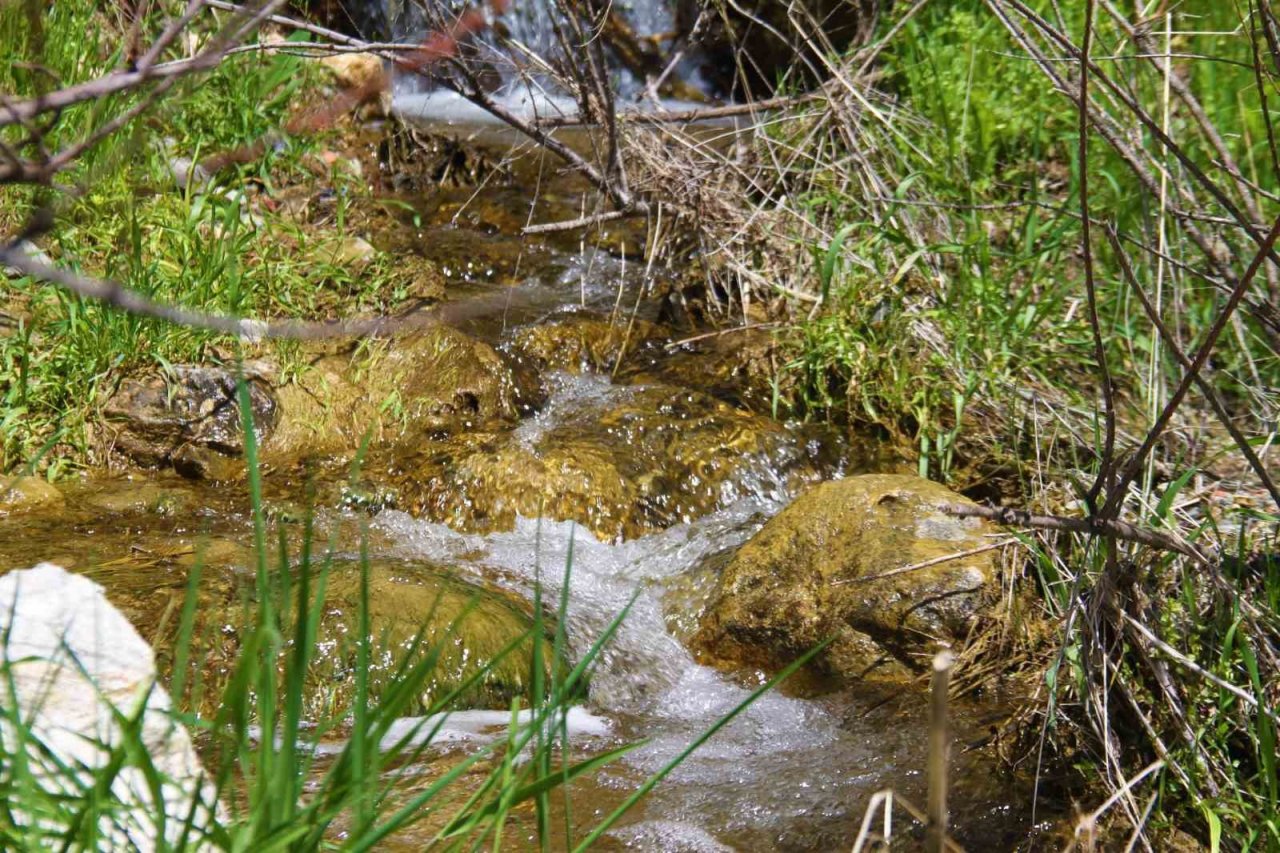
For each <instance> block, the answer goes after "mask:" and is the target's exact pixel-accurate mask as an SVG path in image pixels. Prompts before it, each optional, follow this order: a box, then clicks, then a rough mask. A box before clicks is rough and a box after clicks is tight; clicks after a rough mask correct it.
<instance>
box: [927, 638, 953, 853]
mask: <svg viewBox="0 0 1280 853" xmlns="http://www.w3.org/2000/svg"><path fill="white" fill-rule="evenodd" d="M955 663H956V656H955V655H954V654H952V653H951V650H950V649H943V650H942V651H940V652H938V653H937V654H936V655H934V656H933V683H932V686H931V687H930V697H929V802H928V803H927V808H926V811H927V812H928V815H929V824H928V826H927V827H926V835H925V849H926V850H928V851H929V853H942V851H943V850H944V849H945V846H946V838H947V758H948V756H949V754H950V752H951V748H950V747H951V744H950V738H949V737H948V735H947V686H948V684H949V683H950V682H951V668H952V667H953V666H955Z"/></svg>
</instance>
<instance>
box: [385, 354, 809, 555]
mask: <svg viewBox="0 0 1280 853" xmlns="http://www.w3.org/2000/svg"><path fill="white" fill-rule="evenodd" d="M572 382H573V383H576V385H575V388H576V390H574V391H572V392H569V393H565V392H560V393H558V394H553V396H552V401H551V403H550V404H549V405H548V409H547V410H546V411H544V412H543V413H541V414H539V415H538V416H536V417H535V418H533V419H532V420H530V421H527V422H526V423H524V424H522V425H521V426H520V428H518V429H516V430H507V431H472V432H468V433H460V434H458V435H455V436H453V437H451V438H450V439H448V440H445V441H438V442H431V443H427V444H422V443H420V444H415V445H414V446H413V447H412V448H410V449H409V453H408V455H405V456H402V457H400V458H399V459H397V460H396V461H395V463H394V465H393V466H392V467H393V477H394V480H395V486H396V488H397V491H398V493H399V496H400V507H401V508H402V509H407V510H409V511H410V512H412V513H414V514H415V515H419V516H423V517H425V518H429V519H431V520H434V521H440V522H444V523H446V524H448V525H450V526H452V527H454V528H456V529H459V530H462V531H465V532H487V531H491V530H510V529H512V528H513V527H514V526H515V520H516V516H518V515H519V516H525V517H527V518H535V517H539V516H542V517H547V518H552V519H556V520H559V521H570V520H572V521H576V522H578V523H580V524H582V525H583V526H585V527H587V528H589V529H590V530H591V531H592V532H594V533H595V534H596V535H597V536H598V537H600V538H601V539H605V540H616V539H620V538H628V539H629V538H633V537H636V536H640V535H642V534H644V533H648V532H651V531H655V530H660V529H663V528H666V527H669V526H671V525H673V524H677V523H680V522H687V521H692V520H693V519H695V518H698V517H699V516H701V515H704V514H706V513H708V512H711V511H712V510H715V509H718V508H720V507H723V506H726V505H728V504H729V503H732V502H733V501H735V500H738V499H740V498H742V497H745V496H748V495H752V494H763V495H770V496H776V497H781V496H782V495H783V494H787V493H789V492H790V490H791V489H792V488H793V487H795V486H797V485H799V484H801V483H804V482H807V481H810V480H813V479H816V478H817V477H818V476H820V474H821V472H822V470H824V463H823V460H821V459H817V458H814V455H813V452H812V451H813V448H812V447H811V446H810V443H808V442H805V441H803V440H801V439H799V438H798V437H797V436H795V435H794V434H793V433H792V432H791V431H789V430H788V429H786V428H785V427H783V426H782V425H781V424H778V423H777V422H775V421H772V420H769V419H767V418H763V417H759V416H757V415H752V414H749V413H747V412H743V411H740V410H738V409H735V408H733V407H732V406H729V405H727V404H725V403H721V402H719V401H718V400H715V399H714V398H712V397H709V396H707V395H706V394H701V393H698V392H696V391H689V390H686V389H680V388H673V387H670V386H651V387H642V388H641V387H635V388H628V387H618V386H608V385H606V384H605V383H603V382H602V381H601V380H598V379H574V380H572Z"/></svg>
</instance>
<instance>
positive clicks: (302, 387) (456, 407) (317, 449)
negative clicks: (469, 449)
mask: <svg viewBox="0 0 1280 853" xmlns="http://www.w3.org/2000/svg"><path fill="white" fill-rule="evenodd" d="M276 393H277V395H278V397H279V401H280V405H279V409H280V414H279V418H278V422H277V423H276V427H275V429H274V431H273V432H272V435H271V437H270V439H269V440H268V441H267V442H266V443H265V445H264V448H263V449H264V453H267V454H273V455H275V456H289V455H307V454H330V453H343V452H348V451H353V450H355V449H357V448H358V447H360V444H361V442H362V441H363V440H364V438H365V436H366V435H368V436H370V437H371V439H372V442H373V443H374V444H375V445H376V444H379V443H385V442H390V441H393V440H395V439H398V438H400V437H402V436H408V435H415V436H421V435H423V434H433V433H445V432H451V431H455V430H459V429H473V428H477V427H479V426H481V425H484V424H486V423H490V422H493V421H514V420H515V419H516V418H517V417H518V412H519V410H518V406H517V402H516V398H517V387H516V381H515V378H514V377H513V375H512V372H511V369H510V367H509V366H508V365H507V363H506V362H505V361H504V360H503V359H502V357H501V356H499V355H498V353H497V352H496V351H495V350H494V349H493V347H491V346H489V345H488V344H485V343H482V342H481V341H478V340H476V339H475V338H472V337H470V336H468V335H466V334H463V333H462V332H459V331H456V330H454V329H450V328H447V327H445V326H434V327H432V328H431V329H429V330H427V331H425V332H422V333H420V334H416V335H412V336H404V337H400V338H395V339H393V340H390V341H385V342H381V343H375V344H372V345H370V346H368V347H366V348H362V349H361V350H360V351H358V352H356V353H345V354H334V355H329V356H324V357H322V358H319V359H317V360H316V361H315V362H313V363H312V364H311V365H310V366H309V367H308V368H307V369H305V370H303V371H301V372H300V373H299V374H298V375H297V376H296V377H295V378H294V379H293V380H292V381H291V382H290V383H289V384H287V385H284V386H281V387H280V388H279V389H277V392H276Z"/></svg>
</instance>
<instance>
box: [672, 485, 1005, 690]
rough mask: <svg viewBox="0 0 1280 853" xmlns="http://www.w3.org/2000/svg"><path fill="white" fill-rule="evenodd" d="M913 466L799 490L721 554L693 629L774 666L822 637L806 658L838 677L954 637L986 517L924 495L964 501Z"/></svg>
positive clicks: (984, 564)
mask: <svg viewBox="0 0 1280 853" xmlns="http://www.w3.org/2000/svg"><path fill="white" fill-rule="evenodd" d="M965 502H966V501H965V499H964V498H962V497H961V496H960V495H957V494H955V493H954V492H952V491H951V490H949V489H947V488H945V487H943V486H940V485H938V484H936V483H932V482H930V481H928V480H923V479H920V478H918V477H912V476H906V475H900V474H869V475H863V476H857V477H850V478H848V479H845V480H838V481H835V482H830V483H824V484H822V485H820V486H818V487H817V488H814V489H812V490H811V491H809V492H807V493H806V494H804V495H802V496H801V497H800V498H799V499H797V500H796V501H795V503H793V504H791V506H789V507H788V508H787V509H786V510H784V511H783V512H781V513H779V514H778V515H777V516H776V517H775V518H773V519H772V520H771V521H770V522H769V523H768V524H766V525H765V526H764V527H763V528H762V529H761V530H760V532H759V533H757V534H756V535H755V536H754V537H752V538H751V540H750V541H748V542H747V543H746V544H745V545H743V546H742V548H741V549H740V550H739V551H738V553H737V554H736V555H735V556H734V557H733V559H732V560H731V561H730V562H729V564H728V566H726V568H725V569H724V571H723V573H722V574H721V577H720V582H719V588H718V590H717V591H716V593H715V594H713V596H712V603H711V605H710V607H709V608H708V610H707V613H706V615H705V617H704V619H703V622H702V627H701V628H700V629H699V631H698V632H697V633H696V634H695V636H694V638H693V645H694V647H695V649H696V650H697V652H698V653H699V655H700V656H701V657H702V658H703V659H705V660H707V661H709V662H712V663H717V664H721V665H730V666H736V665H747V666H759V667H764V668H766V669H775V668H779V667H781V666H783V665H785V664H786V663H788V662H790V661H792V660H794V659H795V658H796V657H798V656H800V655H801V654H803V653H804V652H806V651H807V650H809V649H811V648H813V647H814V646H816V645H818V644H819V643H820V642H822V641H823V640H825V639H828V638H833V639H832V642H831V644H830V645H829V646H828V647H827V648H826V649H825V650H824V651H823V652H821V653H820V654H819V656H818V657H817V658H816V659H815V664H816V666H817V668H818V669H819V670H821V671H824V672H826V673H829V674H831V675H835V676H837V677H840V678H859V677H865V676H866V675H868V674H871V673H875V674H880V675H883V674H901V673H903V672H905V671H906V670H904V666H905V667H907V668H911V667H915V666H918V665H923V664H924V663H926V662H927V660H928V658H929V656H930V655H931V653H932V652H933V651H934V650H935V649H936V646H937V643H938V642H940V641H941V642H952V643H954V642H958V641H961V640H963V639H964V637H965V636H966V634H967V632H968V630H969V628H970V626H971V625H972V624H973V620H974V619H975V617H976V615H977V613H978V610H979V606H980V604H981V603H982V600H983V597H984V595H985V594H986V593H987V591H988V590H989V589H990V586H991V583H992V582H993V580H994V579H995V574H996V567H995V563H994V552H987V553H983V554H976V555H970V556H966V557H958V558H956V559H951V560H946V561H945V562H939V563H936V564H934V565H928V566H922V567H920V568H911V569H908V570H906V571H902V570H903V569H906V568H907V567H914V566H919V565H920V564H923V563H927V562H928V561H930V560H935V559H937V558H940V557H947V556H950V555H954V554H958V553H961V552H965V551H969V550H972V549H974V548H976V547H980V546H981V545H983V544H985V543H986V542H987V541H988V540H987V539H986V538H984V537H985V536H986V535H987V534H989V533H991V532H993V528H992V527H991V526H990V525H989V524H987V523H986V522H982V521H979V520H976V519H968V520H960V519H957V518H954V517H952V516H949V515H946V514H944V513H942V512H940V511H938V510H936V509H934V508H933V507H935V506H936V505H938V504H941V503H965Z"/></svg>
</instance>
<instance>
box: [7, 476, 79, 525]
mask: <svg viewBox="0 0 1280 853" xmlns="http://www.w3.org/2000/svg"><path fill="white" fill-rule="evenodd" d="M62 504H63V498H62V492H60V491H58V488H57V487H56V486H54V485H53V484H52V483H50V482H48V481H47V480H43V479H41V478H40V477H13V478H0V517H3V516H6V515H21V514H23V513H27V512H33V511H35V510H40V509H49V508H52V507H59V506H62Z"/></svg>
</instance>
